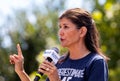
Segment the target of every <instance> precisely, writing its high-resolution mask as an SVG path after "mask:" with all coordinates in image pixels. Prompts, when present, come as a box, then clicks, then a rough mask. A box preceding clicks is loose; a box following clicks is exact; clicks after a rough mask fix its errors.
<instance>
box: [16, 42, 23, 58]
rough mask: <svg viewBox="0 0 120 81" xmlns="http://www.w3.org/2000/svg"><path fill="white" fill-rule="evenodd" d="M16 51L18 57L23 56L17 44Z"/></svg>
mask: <svg viewBox="0 0 120 81" xmlns="http://www.w3.org/2000/svg"><path fill="white" fill-rule="evenodd" d="M17 51H18V55H19V56H23V55H22V51H21V48H20V45H19V44H17Z"/></svg>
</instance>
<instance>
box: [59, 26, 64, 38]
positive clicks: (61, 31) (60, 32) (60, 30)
mask: <svg viewBox="0 0 120 81" xmlns="http://www.w3.org/2000/svg"><path fill="white" fill-rule="evenodd" d="M58 35H59V36H60V37H61V36H63V35H64V31H63V29H62V28H60V29H59V31H58Z"/></svg>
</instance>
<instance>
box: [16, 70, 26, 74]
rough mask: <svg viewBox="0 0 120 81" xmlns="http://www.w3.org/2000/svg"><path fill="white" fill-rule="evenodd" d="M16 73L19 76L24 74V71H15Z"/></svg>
mask: <svg viewBox="0 0 120 81" xmlns="http://www.w3.org/2000/svg"><path fill="white" fill-rule="evenodd" d="M16 73H17V74H18V75H19V74H24V73H25V71H24V70H21V71H16Z"/></svg>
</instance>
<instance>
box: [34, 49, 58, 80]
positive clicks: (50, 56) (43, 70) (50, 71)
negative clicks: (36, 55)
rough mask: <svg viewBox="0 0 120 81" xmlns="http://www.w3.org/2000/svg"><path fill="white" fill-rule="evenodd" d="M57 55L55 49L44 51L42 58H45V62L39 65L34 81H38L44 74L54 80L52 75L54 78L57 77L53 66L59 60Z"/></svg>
mask: <svg viewBox="0 0 120 81" xmlns="http://www.w3.org/2000/svg"><path fill="white" fill-rule="evenodd" d="M58 53H59V50H58V49H57V48H55V47H54V48H52V49H50V50H45V52H44V54H43V56H44V57H45V59H46V60H45V61H44V62H43V63H42V64H41V65H40V67H39V69H38V73H37V74H36V77H35V79H34V81H39V79H40V78H41V77H42V75H43V74H46V75H47V76H48V77H49V78H50V77H51V78H55V77H53V75H55V76H56V75H58V73H57V68H56V66H55V65H54V64H56V63H57V61H58V60H59V58H60V56H59V55H58ZM51 62H52V63H51ZM57 77H58V76H57Z"/></svg>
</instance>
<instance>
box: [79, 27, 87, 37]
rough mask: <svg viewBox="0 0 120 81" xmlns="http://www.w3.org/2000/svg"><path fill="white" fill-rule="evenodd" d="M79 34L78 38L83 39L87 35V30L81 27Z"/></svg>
mask: <svg viewBox="0 0 120 81" xmlns="http://www.w3.org/2000/svg"><path fill="white" fill-rule="evenodd" d="M79 32H80V37H84V36H85V35H86V33H87V28H86V27H85V26H83V27H81V28H80V30H79Z"/></svg>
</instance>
